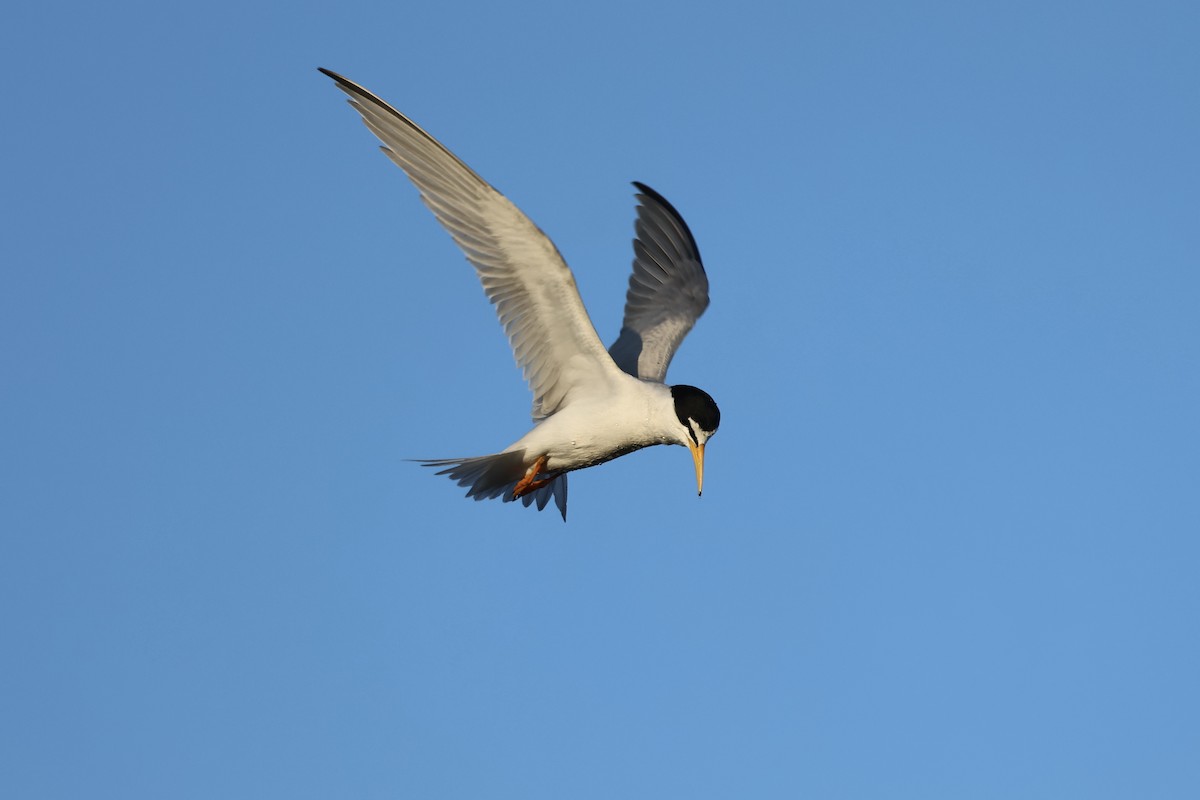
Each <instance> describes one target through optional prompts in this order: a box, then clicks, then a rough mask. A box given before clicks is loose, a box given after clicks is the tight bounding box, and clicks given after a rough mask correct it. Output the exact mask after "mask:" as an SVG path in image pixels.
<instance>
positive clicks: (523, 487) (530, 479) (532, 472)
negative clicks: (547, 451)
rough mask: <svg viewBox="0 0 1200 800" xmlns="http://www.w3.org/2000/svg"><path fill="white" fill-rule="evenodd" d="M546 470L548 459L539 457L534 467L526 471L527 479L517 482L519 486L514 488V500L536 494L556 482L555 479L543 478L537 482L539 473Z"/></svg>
mask: <svg viewBox="0 0 1200 800" xmlns="http://www.w3.org/2000/svg"><path fill="white" fill-rule="evenodd" d="M545 468H546V457H545V456H538V459H537V461H535V462H533V466H532V467H530V468H529V469H527V470H525V477H524V478H521V480H519V481H517V485H516V486H514V487H513V500H516V499H517V498H518V497H524V496H525V495H527V494H529V493H530V492H536V491H537V490H538V489H540V488H542V487H543V486H546V485H548V484H550V483H552V482H553V481H554V478H553V477H546V478H542V479H541V480H540V481H539V480H537V476H538V473H539V472H541V471H542V470H543V469H545Z"/></svg>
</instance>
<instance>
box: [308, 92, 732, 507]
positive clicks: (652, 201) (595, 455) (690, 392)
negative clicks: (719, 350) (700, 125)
mask: <svg viewBox="0 0 1200 800" xmlns="http://www.w3.org/2000/svg"><path fill="white" fill-rule="evenodd" d="M321 72H322V73H323V74H325V75H327V76H329V77H330V78H332V79H333V80H334V82H336V84H337V87H338V88H339V89H341V90H342V91H343V92H345V93H346V94H347V95H349V97H350V105H352V106H353V107H354V108H355V110H356V111H358V113H359V114H360V115H361V116H362V119H363V122H364V123H366V126H367V127H368V128H369V129H370V130H371V132H372V133H374V134H375V135H376V136H377V137H379V140H380V141H381V142H383V147H382V148H381V149H382V150H383V152H384V154H385V155H386V156H387V157H388V158H390V159H391V160H392V161H394V162H395V163H396V164H397V165H398V166H399V167H400V168H401V169H403V170H404V172H405V173H406V174H407V175H408V177H409V179H411V180H412V182H413V183H414V184H416V187H417V189H418V190H419V191H420V193H421V199H422V200H424V201H425V205H427V206H428V207H429V209H430V210H431V211H433V213H434V216H436V217H437V219H438V222H440V223H441V224H442V226H443V227H445V228H446V230H447V231H449V233H450V235H451V237H453V239H454V241H455V242H456V243H457V244H458V246H459V247H460V248H462V251H463V252H464V253H465V254H466V256H467V260H468V261H469V262H471V264H472V265H473V266H474V267H475V271H476V272H477V273H478V275H479V280H480V281H481V282H482V283H483V289H484V292H485V293H486V294H487V296H488V299H489V300H490V301H491V302H492V304H493V305H494V306H495V307H496V313H497V314H498V315H499V317H500V323H501V325H503V326H504V331H505V333H507V334H508V341H509V344H510V345H511V346H512V349H513V353H514V354H515V356H516V360H517V364H518V365H519V366H520V367H521V369H522V371H523V373H524V375H525V380H526V381H527V382H528V383H529V388H530V390H531V391H532V392H533V421H534V426H533V428H532V430H530V431H529V432H528V433H526V434H525V435H524V436H522V437H521V438H520V439H518V440H517V441H515V442H513V443H512V444H511V445H509V446H508V447H507V448H505V449H504V450H502V451H501V452H499V453H495V454H493V455H486V456H476V457H473V458H447V459H436V460H427V461H422V462H421V463H422V464H424V465H425V466H428V467H436V468H439V472H438V473H437V474H439V475H448V476H449V477H450V478H451V479H452V480H454V481H456V482H457V483H458V485H459V486H464V487H467V496H468V497H473V498H475V499H476V500H483V499H490V498H496V497H499V498H501V499H502V500H503V501H504V502H506V503H507V502H511V501H513V500H520V501H521V502H522V503H523V504H524V505H525V506H526V507H528V506H530V505H532V504H534V503H536V504H537V508H538V510H539V511H540V510H542V509H544V508H545V507H546V505H547V504H548V503H549V501H550V499H551V498H553V499H554V503H555V505H556V506H557V508H558V510H559V512H560V513H561V514H562V517H563V520H566V518H567V473H569V472H573V471H574V470H578V469H584V468H586V467H594V466H596V465H597V464H603V463H604V462H606V461H610V460H612V459H614V458H617V457H618V456H623V455H625V454H627V453H631V452H633V451H634V450H640V449H642V448H643V447H649V446H651V445H656V444H677V445H685V446H687V447H688V448H689V449H690V450H691V452H692V459H693V463H694V464H695V468H696V490H697V493H698V494H699V493H702V492H703V491H704V447H705V444H706V443H707V442H708V440H709V439H710V438H711V437H712V435H713V434H714V433H716V432H717V427H718V425H720V422H721V412H720V410H719V409H718V408H717V404H716V403H714V402H713V399H712V397H710V396H709V395H708V393H707V392H704V391H702V390H700V389H697V388H696V387H694V386H686V385H681V384H677V385H675V386H667V385H665V384H664V382H663V381H664V379H665V378H666V374H667V366H668V365H669V364H670V363H671V359H672V357H673V356H674V355H675V350H676V349H677V348H678V347H679V344H680V342H682V341H683V338H684V337H685V336H686V335H687V333H688V331H690V330H691V329H692V326H693V325H694V324H695V323H696V320H697V319H699V318H700V315H701V314H703V313H704V309H705V308H707V307H708V276H707V275H706V274H705V272H704V266H703V264H702V263H701V262H700V251H699V249H698V248H697V247H696V240H695V239H694V238H693V237H692V233H691V231H690V230H688V227H687V225H686V224H685V223H684V221H683V218H682V217H680V216H679V212H678V211H676V210H675V208H674V207H673V206H672V205H671V204H670V203H668V202H667V201H666V200H665V199H664V198H663V197H662V195H660V194H659V193H658V192H656V191H654V190H653V189H651V188H650V187H649V186H646V185H645V184H641V183H634V186H635V187H636V188H637V190H638V192H637V198H638V201H639V205H638V209H637V222H636V224H635V231H636V238H635V239H634V242H633V250H634V258H633V275H632V276H631V277H630V279H629V291H628V293H627V294H626V297H625V318H624V323H623V325H622V328H621V333H620V335H619V337H618V338H617V340H616V342H614V343H613V345H612V347H610V348H609V349H608V350H605V349H604V345H603V344H602V343H601V341H600V337H599V336H598V335H597V334H596V329H595V327H594V326H593V325H592V321H591V319H590V318H589V317H588V315H587V311H586V310H585V309H584V307H583V300H582V299H580V297H579V290H578V289H577V288H576V286H575V278H574V276H572V274H571V270H570V268H569V267H568V266H567V264H566V262H565V261H564V260H563V258H562V256H561V255H560V254H559V252H558V248H556V247H555V246H554V243H553V242H551V241H550V239H549V238H547V237H546V235H545V234H544V233H542V231H541V230H540V229H539V228H538V227H537V226H536V225H534V224H533V222H532V221H531V220H530V219H529V217H527V216H525V214H524V213H522V212H521V210H520V209H519V208H517V207H516V206H515V205H513V204H512V202H510V201H509V200H508V198H507V197H505V196H504V195H502V194H500V193H499V192H498V191H496V190H495V189H494V188H492V186H491V185H490V184H489V183H488V182H487V181H485V180H483V178H480V177H479V176H478V175H476V174H475V172H474V170H472V169H471V168H470V167H468V166H467V165H466V164H464V163H463V162H462V161H460V160H459V159H458V158H457V157H456V156H455V155H454V154H453V153H451V152H450V151H449V150H447V149H446V147H445V146H443V145H442V144H441V143H440V142H438V141H437V140H436V139H434V138H433V137H432V136H430V135H429V134H427V133H426V132H425V131H423V130H421V128H419V127H418V126H417V125H416V124H415V123H413V122H412V121H411V120H409V119H408V117H406V116H404V115H403V114H401V113H400V112H399V111H396V110H395V109H394V108H392V107H391V106H390V105H388V104H387V103H385V102H384V101H383V100H380V99H379V98H378V97H376V96H375V95H374V94H372V93H371V92H368V91H367V90H366V89H364V88H362V87H361V86H359V85H358V84H356V83H354V82H352V81H350V80H347V79H346V78H343V77H342V76H341V75H338V74H337V73H334V72H331V71H329V70H327V69H321Z"/></svg>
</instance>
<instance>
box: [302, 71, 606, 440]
mask: <svg viewBox="0 0 1200 800" xmlns="http://www.w3.org/2000/svg"><path fill="white" fill-rule="evenodd" d="M321 72H322V73H324V74H325V75H328V76H329V77H330V78H333V80H334V81H336V82H337V86H338V88H339V89H341V90H342V91H343V92H345V93H346V94H348V95H349V96H350V104H351V105H352V106H354V108H355V109H356V110H357V111H358V113H359V114H361V115H362V118H363V122H365V123H366V125H367V127H368V128H370V129H371V132H372V133H374V134H375V135H376V136H378V137H379V140H380V141H382V142H383V147H382V150H383V152H384V153H385V154H386V155H387V157H388V158H390V159H391V160H392V161H394V162H396V164H397V165H399V166H400V168H401V169H403V170H404V172H405V173H406V174H407V175H408V177H409V178H410V179H411V180H412V182H413V183H414V184H416V186H417V189H419V190H420V192H421V199H422V200H424V201H425V205H427V206H428V207H429V208H430V209H431V210H432V211H433V213H434V215H436V216H437V218H438V221H439V222H440V223H442V226H443V227H445V229H446V230H447V231H449V232H450V235H451V236H452V237H454V241H455V242H456V243H457V244H458V246H459V247H460V248H462V251H463V252H464V253H466V255H467V260H468V261H470V262H471V264H472V265H474V267H475V271H476V272H477V273H478V274H479V280H480V281H481V282H482V283H483V289H484V291H485V292H486V293H487V296H488V299H489V300H491V301H492V303H493V305H495V306H496V313H497V315H499V317H500V323H501V324H502V325H503V326H504V330H505V332H506V333H507V334H508V341H509V344H510V345H511V346H512V349H513V354H514V355H515V356H516V359H517V364H519V365H520V367H521V370H522V372H523V373H524V375H525V380H526V381H528V382H529V388H530V390H531V391H532V392H533V416H534V418H535V419H541V418H543V417H547V416H549V415H551V414H553V413H554V412H555V411H557V410H558V409H559V408H561V407H562V406H563V405H564V404H565V403H567V402H568V401H569V400H570V398H571V396H572V394H573V393H574V392H576V391H587V390H588V388H589V387H594V386H596V385H597V384H604V383H607V382H608V381H609V380H610V379H611V378H612V377H615V376H616V375H617V374H618V373H617V371H616V367H615V365H614V364H613V362H612V359H611V358H609V356H608V354H607V353H606V352H605V350H604V345H603V344H602V343H601V341H600V337H599V336H597V335H596V329H595V327H594V326H593V325H592V321H591V319H590V318H589V317H588V315H587V311H586V310H585V309H584V307H583V301H582V300H581V299H580V298H579V290H578V289H577V288H576V286H575V278H574V276H572V275H571V270H570V269H569V268H568V267H567V265H566V263H565V262H564V261H563V258H562V256H561V255H560V254H559V252H558V249H557V248H556V247H555V246H554V243H553V242H551V241H550V240H549V239H548V238H547V237H546V235H545V234H544V233H542V231H541V230H540V229H539V228H538V227H537V226H536V225H534V224H533V222H532V221H530V219H529V218H528V217H527V216H525V214H524V213H522V212H521V210H520V209H519V208H517V207H516V206H515V205H513V204H512V203H511V202H510V201H509V200H508V198H506V197H505V196H504V195H502V194H500V193H499V192H497V191H496V190H495V189H493V188H492V187H491V186H490V185H489V184H488V183H487V182H486V181H485V180H483V179H482V178H480V177H479V176H478V175H476V174H475V172H474V171H472V170H471V168H470V167H468V166H467V165H466V164H464V163H463V162H461V161H459V160H458V158H457V157H456V156H455V155H454V154H453V153H451V152H450V151H449V150H447V149H446V148H445V147H444V146H442V144H441V143H439V142H438V141H437V140H436V139H434V138H433V137H432V136H430V135H429V134H427V133H425V131H423V130H421V129H420V128H419V127H417V125H415V124H414V123H413V122H412V121H411V120H409V119H408V118H407V117H405V116H404V115H403V114H401V113H400V112H398V111H396V110H395V109H394V108H392V107H391V106H389V105H388V104H387V103H385V102H383V101H382V100H380V99H379V98H378V97H376V96H375V95H373V94H371V93H370V92H368V91H367V90H366V89H364V88H362V87H361V86H359V85H357V84H355V83H353V82H351V81H349V80H347V79H346V78H343V77H342V76H341V75H338V74H336V73H334V72H330V71H329V70H327V69H322V70H321Z"/></svg>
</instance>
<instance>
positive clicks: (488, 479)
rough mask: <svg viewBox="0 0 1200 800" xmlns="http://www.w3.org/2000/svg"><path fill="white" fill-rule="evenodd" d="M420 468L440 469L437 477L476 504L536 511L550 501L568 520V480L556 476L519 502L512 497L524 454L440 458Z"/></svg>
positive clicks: (522, 469)
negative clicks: (446, 479)
mask: <svg viewBox="0 0 1200 800" xmlns="http://www.w3.org/2000/svg"><path fill="white" fill-rule="evenodd" d="M419 463H420V464H421V466H423V467H441V469H439V470H438V472H437V474H438V475H448V476H449V477H450V480H452V481H454V482H455V483H457V484H458V485H459V486H466V487H467V497H473V498H475V499H476V500H492V499H494V498H497V497H499V498H501V499H502V500H503V501H504V502H505V503H511V502H512V501H513V500H515V499H520V501H521V503H522V505H524V506H525V507H526V508H528V507H529V506H531V505H533V504H534V503H537V508H538V511H541V510H542V509H544V508H545V507H546V504H547V503H549V502H550V498H551V497H553V498H554V505H555V506H557V507H558V510H559V513H561V514H562V518H563V521H564V522H566V519H567V476H566V473H563V474H562V475H559V476H558V477H556V478H555V479H554V480H553V481H551V482H550V483H548V484H546V485H545V486H542V487H541V488H539V489H534V490H533V491H532V492H529V493H528V494H526V495H523V496H522V497H520V498H514V497H513V489H514V488H515V487H516V485H517V482H518V481H520V480H521V479H522V478H524V477H525V471H526V469H527V467H526V466H525V451H524V450H515V451H511V452H508V453H496V454H495V455H490V456H477V457H476V458H439V459H431V460H428V461H421V462H419Z"/></svg>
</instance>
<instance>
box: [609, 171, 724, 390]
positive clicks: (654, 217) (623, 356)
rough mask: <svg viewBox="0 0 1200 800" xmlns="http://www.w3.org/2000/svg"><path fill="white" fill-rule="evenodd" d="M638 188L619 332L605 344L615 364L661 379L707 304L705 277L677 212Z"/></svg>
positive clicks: (642, 186) (654, 194) (655, 195)
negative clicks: (630, 272)
mask: <svg viewBox="0 0 1200 800" xmlns="http://www.w3.org/2000/svg"><path fill="white" fill-rule="evenodd" d="M633 185H634V186H636V187H637V189H638V196H637V197H638V200H639V201H640V203H639V205H638V209H637V223H636V224H635V230H636V232H637V236H636V238H635V239H634V240H633V275H631V276H630V277H629V291H628V293H626V295H625V321H624V323H623V324H622V326H621V335H620V337H618V338H617V341H615V342H614V343H613V346H612V347H610V348H609V349H608V353H609V355H611V356H612V358H613V361H615V362H616V363H617V366H618V367H620V368H621V369H623V370H624V371H625V372H628V373H629V374H630V375H633V376H634V377H635V378H642V379H643V380H648V381H658V382H660V383H661V382H662V381H663V380H664V379H665V378H666V376H667V367H668V366H670V364H671V359H672V358H673V357H674V356H675V350H676V349H677V348H678V347H679V343H680V342H682V341H683V337H685V336H687V334H688V331H690V330H691V329H692V326H693V325H695V324H696V320H698V319H700V315H701V314H703V313H704V309H706V308H708V276H707V275H706V274H705V273H704V265H703V264H702V263H701V262H700V249H699V248H698V247H696V240H695V239H694V238H692V232H691V231H689V230H688V226H687V224H686V223H685V222H684V221H683V217H681V216H679V212H678V211H676V210H675V208H674V206H672V205H671V204H670V203H668V202H667V201H666V200H665V199H664V198H663V196H662V195H660V194H659V193H658V192H656V191H654V190H653V189H651V188H650V187H649V186H646V185H645V184H642V183H636V182H635V183H634V184H633Z"/></svg>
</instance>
